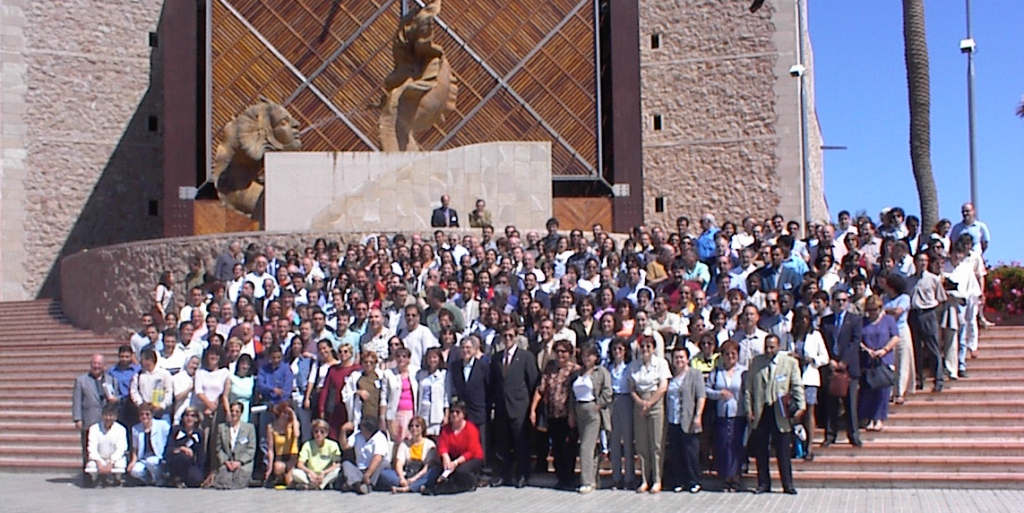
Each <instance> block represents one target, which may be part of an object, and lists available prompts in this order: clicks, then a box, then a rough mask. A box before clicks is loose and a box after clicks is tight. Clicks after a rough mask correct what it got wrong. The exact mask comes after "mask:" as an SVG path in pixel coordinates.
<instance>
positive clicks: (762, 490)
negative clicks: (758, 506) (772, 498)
mask: <svg viewBox="0 0 1024 513" xmlns="http://www.w3.org/2000/svg"><path fill="white" fill-rule="evenodd" d="M762 493H772V489H771V488H768V487H765V486H758V487H757V488H754V495H761V494H762Z"/></svg>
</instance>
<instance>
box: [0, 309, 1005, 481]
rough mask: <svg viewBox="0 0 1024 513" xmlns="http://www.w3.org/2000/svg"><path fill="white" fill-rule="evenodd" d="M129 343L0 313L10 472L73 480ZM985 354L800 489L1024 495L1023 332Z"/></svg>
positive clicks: (992, 340)
mask: <svg viewBox="0 0 1024 513" xmlns="http://www.w3.org/2000/svg"><path fill="white" fill-rule="evenodd" d="M120 343H121V342H119V341H117V340H114V339H112V338H110V337H103V336H97V335H94V334H93V333H91V332H87V331H83V330H79V329H76V328H74V327H73V326H71V325H70V324H69V323H68V322H67V320H66V319H65V318H64V317H63V314H62V311H61V306H60V303H58V302H51V301H27V302H3V303H0V471H12V470H16V471H48V472H53V471H64V472H75V470H76V469H77V468H78V467H79V465H80V461H81V459H80V458H81V455H80V452H79V451H80V449H79V435H78V432H77V431H76V430H75V428H74V425H73V424H72V422H71V390H72V385H73V383H74V378H75V377H77V376H79V375H81V374H84V373H85V372H86V371H87V370H88V366H89V358H90V357H91V356H92V355H93V354H95V353H101V354H104V355H105V356H106V357H107V359H108V362H109V363H110V364H113V362H114V361H116V350H117V346H118V345H119V344H120ZM980 347H981V351H980V354H979V357H978V358H977V359H974V360H969V361H968V367H969V370H970V378H966V379H961V380H959V381H956V382H947V385H946V388H945V391H944V392H942V393H941V394H935V393H931V392H930V388H931V386H930V384H929V385H928V386H927V387H926V388H925V390H924V391H923V392H918V393H916V394H912V395H910V396H908V397H907V402H906V403H905V404H903V405H891V406H890V413H889V420H888V421H887V422H886V427H885V430H884V431H883V432H881V433H872V432H862V438H863V440H864V446H863V447H861V448H857V447H852V446H850V445H847V444H846V443H844V437H843V435H840V441H839V443H837V444H835V445H832V446H830V447H827V448H821V447H818V446H817V444H816V446H815V448H814V451H815V455H816V457H815V459H814V461H812V462H805V461H802V460H795V461H794V478H795V480H796V485H797V487H816V486H827V487H882V488H891V487H906V488H915V487H916V488H1018V489H1020V488H1024V394H1022V393H1024V366H1021V365H1020V364H1019V362H1020V361H1022V360H1024V328H993V329H989V330H983V331H982V332H981V343H980ZM821 439H822V432H821V430H819V431H818V432H817V433H816V436H815V440H816V442H819V443H820V441H821ZM772 467H773V468H774V467H775V465H774V462H773V463H772ZM753 469H754V466H753V461H751V470H752V471H753ZM773 474H774V472H773ZM775 477H776V480H777V477H778V476H777V475H776V476H775ZM776 482H777V481H776Z"/></svg>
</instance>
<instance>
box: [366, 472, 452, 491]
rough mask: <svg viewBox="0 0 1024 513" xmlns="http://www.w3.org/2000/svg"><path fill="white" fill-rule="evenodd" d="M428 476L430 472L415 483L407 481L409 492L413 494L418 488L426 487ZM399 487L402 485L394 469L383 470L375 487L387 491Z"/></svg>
mask: <svg viewBox="0 0 1024 513" xmlns="http://www.w3.org/2000/svg"><path fill="white" fill-rule="evenodd" d="M430 474H431V472H430V471H428V472H427V473H425V474H423V476H421V477H420V478H419V479H417V480H415V481H409V490H411V491H413V492H418V491H420V488H423V487H424V486H426V485H427V482H428V479H429V477H430ZM438 475H440V474H438ZM434 479H435V480H436V479H437V477H436V476H435V477H434ZM401 486H402V483H401V482H400V479H399V477H398V472H396V471H395V469H392V468H389V469H385V470H383V471H382V472H381V473H380V478H379V480H378V481H377V487H378V488H383V489H387V490H389V489H391V487H395V488H398V487H401Z"/></svg>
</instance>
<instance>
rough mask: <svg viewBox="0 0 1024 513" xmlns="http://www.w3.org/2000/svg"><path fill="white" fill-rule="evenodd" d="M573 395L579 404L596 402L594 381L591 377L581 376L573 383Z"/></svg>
mask: <svg viewBox="0 0 1024 513" xmlns="http://www.w3.org/2000/svg"><path fill="white" fill-rule="evenodd" d="M572 393H573V395H574V396H576V400H577V401H578V402H582V403H586V402H591V401H593V400H594V380H593V379H591V378H590V376H586V375H583V374H580V375H579V376H577V377H576V380H575V381H573V382H572Z"/></svg>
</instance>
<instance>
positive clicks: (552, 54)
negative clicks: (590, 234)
mask: <svg viewBox="0 0 1024 513" xmlns="http://www.w3.org/2000/svg"><path fill="white" fill-rule="evenodd" d="M210 1H211V4H212V18H213V19H212V25H213V33H212V37H211V42H210V44H211V50H212V67H213V70H212V75H213V84H212V91H213V98H212V102H211V109H212V122H213V130H214V133H213V134H212V137H213V139H214V147H216V144H217V143H218V142H219V137H220V134H219V132H220V128H221V127H223V126H224V124H225V123H227V122H228V121H230V120H231V119H232V118H234V117H235V116H236V115H237V114H238V113H239V112H241V111H242V110H244V109H245V108H246V107H247V106H248V105H250V104H252V103H254V102H255V101H257V100H258V99H259V98H261V97H265V98H267V99H269V100H271V101H275V102H279V103H282V104H284V105H285V106H286V107H288V110H289V111H290V112H291V113H292V114H293V115H294V116H295V117H296V119H298V120H299V123H300V124H301V129H302V130H303V134H302V141H303V150H305V151H366V150H373V149H376V148H378V147H379V144H380V143H379V140H378V137H377V118H378V111H377V109H376V107H375V105H376V104H378V103H379V101H380V99H381V96H382V94H383V87H382V84H383V80H384V77H385V76H387V74H388V73H390V71H391V67H392V58H391V39H392V36H393V35H394V33H395V30H396V27H397V25H398V19H399V16H400V6H401V0H346V1H337V0H210ZM407 1H408V2H409V3H410V4H413V3H414V2H415V0H407ZM594 26H595V23H594V7H593V0H518V1H517V2H506V1H499V0H444V3H443V7H442V11H441V15H440V17H439V19H438V23H437V24H435V28H434V39H435V41H437V42H438V43H440V44H441V45H442V46H443V47H444V48H445V51H446V55H447V56H448V59H449V61H450V62H451V65H452V68H453V70H454V71H455V74H456V76H457V77H458V80H459V97H458V102H457V105H456V109H455V111H454V112H452V113H451V114H449V115H448V116H447V118H446V119H445V121H444V123H442V124H440V125H439V126H436V127H434V128H432V129H430V130H428V131H426V132H424V133H422V134H420V135H419V137H418V140H419V141H420V144H421V146H422V147H424V148H425V149H435V150H440V149H449V148H453V147H457V146H463V145H466V144H473V143H478V142H487V141H499V140H526V141H550V142H551V143H552V173H553V174H555V175H556V176H557V175H562V176H566V175H576V176H579V175H590V174H596V173H597V168H598V144H599V141H598V133H597V86H596V81H595V70H596V56H595V53H594V42H595V41H594V38H595V33H594Z"/></svg>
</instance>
